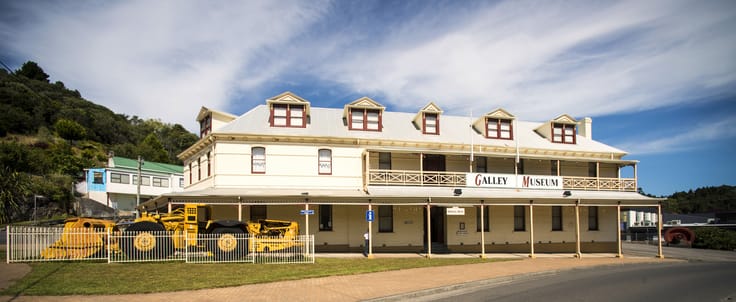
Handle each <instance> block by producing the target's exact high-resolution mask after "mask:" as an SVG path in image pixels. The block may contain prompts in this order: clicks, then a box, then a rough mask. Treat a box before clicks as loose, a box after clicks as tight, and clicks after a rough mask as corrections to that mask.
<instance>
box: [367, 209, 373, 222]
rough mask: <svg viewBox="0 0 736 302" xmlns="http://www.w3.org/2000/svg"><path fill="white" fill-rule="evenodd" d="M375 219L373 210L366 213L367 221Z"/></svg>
mask: <svg viewBox="0 0 736 302" xmlns="http://www.w3.org/2000/svg"><path fill="white" fill-rule="evenodd" d="M373 217H375V216H374V214H373V210H369V211H365V220H367V221H373Z"/></svg>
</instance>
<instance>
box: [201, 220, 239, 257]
mask: <svg viewBox="0 0 736 302" xmlns="http://www.w3.org/2000/svg"><path fill="white" fill-rule="evenodd" d="M211 234H213V237H212V239H211V240H210V241H209V249H210V251H211V252H212V256H214V257H215V260H232V259H238V258H241V257H243V256H245V255H246V254H247V252H248V248H247V245H248V244H247V243H246V242H247V241H246V239H245V236H244V235H245V233H244V232H243V230H241V229H239V228H226V227H220V228H216V229H214V230H212V233H211Z"/></svg>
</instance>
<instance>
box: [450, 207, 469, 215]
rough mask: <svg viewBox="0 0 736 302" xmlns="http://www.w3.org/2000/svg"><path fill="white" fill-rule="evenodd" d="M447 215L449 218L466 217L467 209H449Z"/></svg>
mask: <svg viewBox="0 0 736 302" xmlns="http://www.w3.org/2000/svg"><path fill="white" fill-rule="evenodd" d="M447 215H448V216H452V215H456V216H463V215H465V208H459V207H452V208H447Z"/></svg>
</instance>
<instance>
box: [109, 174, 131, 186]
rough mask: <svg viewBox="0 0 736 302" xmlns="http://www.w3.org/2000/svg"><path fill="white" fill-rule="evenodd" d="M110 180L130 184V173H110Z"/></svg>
mask: <svg viewBox="0 0 736 302" xmlns="http://www.w3.org/2000/svg"><path fill="white" fill-rule="evenodd" d="M110 182H111V183H116V184H126V185H128V184H130V175H129V174H120V173H110Z"/></svg>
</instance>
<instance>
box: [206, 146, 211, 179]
mask: <svg viewBox="0 0 736 302" xmlns="http://www.w3.org/2000/svg"><path fill="white" fill-rule="evenodd" d="M210 161H211V159H210V152H207V177H210V176H212V166H211V164H210Z"/></svg>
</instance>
